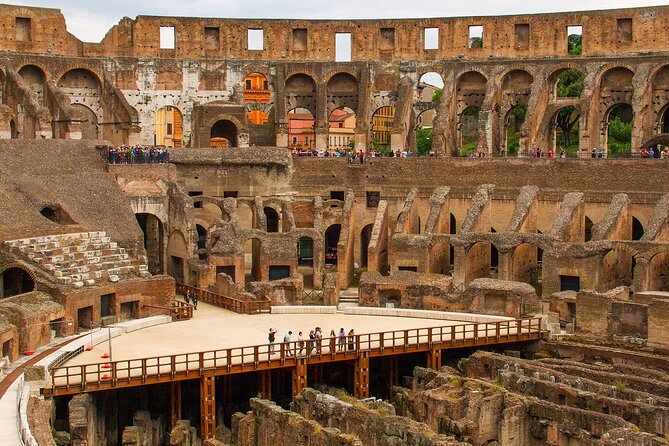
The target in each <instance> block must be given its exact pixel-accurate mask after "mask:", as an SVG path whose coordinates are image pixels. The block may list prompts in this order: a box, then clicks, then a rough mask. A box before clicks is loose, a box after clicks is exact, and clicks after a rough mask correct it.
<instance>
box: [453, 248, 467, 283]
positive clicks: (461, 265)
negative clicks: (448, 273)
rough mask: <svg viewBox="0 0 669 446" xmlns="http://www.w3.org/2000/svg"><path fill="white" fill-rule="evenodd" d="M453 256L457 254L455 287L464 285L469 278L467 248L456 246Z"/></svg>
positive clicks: (454, 266)
mask: <svg viewBox="0 0 669 446" xmlns="http://www.w3.org/2000/svg"><path fill="white" fill-rule="evenodd" d="M453 254H455V259H454V261H453V286H460V285H464V284H465V278H466V276H467V247H466V246H454V247H453Z"/></svg>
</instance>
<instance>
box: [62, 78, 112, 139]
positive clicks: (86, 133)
mask: <svg viewBox="0 0 669 446" xmlns="http://www.w3.org/2000/svg"><path fill="white" fill-rule="evenodd" d="M58 88H59V89H60V90H61V91H62V92H63V93H65V94H66V95H67V96H68V98H69V99H70V103H71V104H72V105H73V106H74V107H75V108H76V109H77V110H78V111H79V113H80V114H81V119H82V123H81V131H82V138H85V139H96V138H99V137H100V136H103V137H104V136H105V135H101V133H102V132H101V131H100V129H99V123H100V119H104V118H103V115H102V110H103V108H102V102H101V91H102V83H101V82H100V79H99V78H98V76H97V75H95V74H94V73H93V72H91V71H89V70H86V69H83V68H77V69H74V70H70V71H68V72H66V73H65V74H64V75H63V76H62V77H61V78H60V79H59V80H58Z"/></svg>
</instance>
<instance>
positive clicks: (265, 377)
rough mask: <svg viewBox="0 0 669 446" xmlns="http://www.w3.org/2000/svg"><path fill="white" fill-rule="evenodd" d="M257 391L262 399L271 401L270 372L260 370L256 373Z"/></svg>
mask: <svg viewBox="0 0 669 446" xmlns="http://www.w3.org/2000/svg"><path fill="white" fill-rule="evenodd" d="M258 381H259V382H258V390H259V392H260V394H261V395H262V397H263V398H265V399H267V400H271V399H272V371H271V370H262V371H260V372H259V373H258Z"/></svg>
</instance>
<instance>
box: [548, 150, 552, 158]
mask: <svg viewBox="0 0 669 446" xmlns="http://www.w3.org/2000/svg"><path fill="white" fill-rule="evenodd" d="M548 159H549V160H552V159H553V149H548Z"/></svg>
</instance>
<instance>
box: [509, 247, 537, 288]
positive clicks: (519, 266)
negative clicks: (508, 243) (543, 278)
mask: <svg viewBox="0 0 669 446" xmlns="http://www.w3.org/2000/svg"><path fill="white" fill-rule="evenodd" d="M538 251H539V248H538V247H537V246H534V245H532V244H530V243H522V244H520V245H518V246H516V248H515V249H514V250H513V256H512V259H511V261H512V262H513V264H512V270H511V271H512V274H511V280H513V281H516V282H526V283H529V284H532V285H534V286H536V285H537V284H538V282H539V275H538V259H537V257H538Z"/></svg>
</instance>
